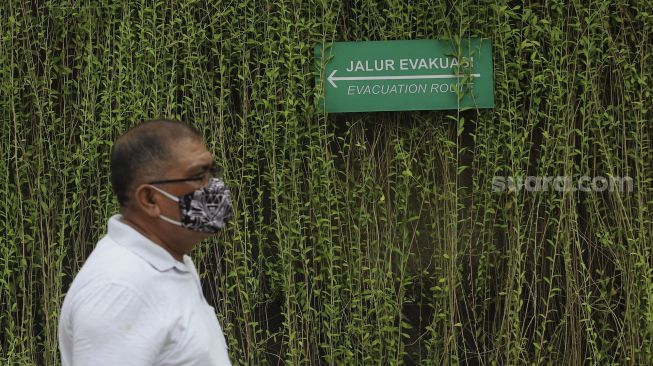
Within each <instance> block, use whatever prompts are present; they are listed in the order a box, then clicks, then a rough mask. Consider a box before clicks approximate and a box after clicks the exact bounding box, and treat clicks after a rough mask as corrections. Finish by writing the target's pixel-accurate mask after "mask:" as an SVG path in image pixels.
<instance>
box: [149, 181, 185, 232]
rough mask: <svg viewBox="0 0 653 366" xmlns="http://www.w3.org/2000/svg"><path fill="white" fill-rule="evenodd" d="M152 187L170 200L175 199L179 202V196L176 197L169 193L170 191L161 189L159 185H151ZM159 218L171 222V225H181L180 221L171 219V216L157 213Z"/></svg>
mask: <svg viewBox="0 0 653 366" xmlns="http://www.w3.org/2000/svg"><path fill="white" fill-rule="evenodd" d="M152 188H154V189H156V190H157V191H159V192H160V193H161V194H162V195H164V196H166V197H168V198H169V199H171V200H173V201H175V202H179V198H178V197H175V196H173V195H171V194H170V193H168V192H166V191H164V190H163V189H161V188H159V187H157V186H152ZM159 218H161V220H163V221H166V222H169V223H171V224H173V225H177V226H182V225H181V222H179V221H176V220H173V219H171V218H169V217H167V216H163V215H161V214H159Z"/></svg>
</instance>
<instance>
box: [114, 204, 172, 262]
mask: <svg viewBox="0 0 653 366" xmlns="http://www.w3.org/2000/svg"><path fill="white" fill-rule="evenodd" d="M120 213H121V215H122V222H123V223H125V224H127V225H129V226H131V227H132V228H133V229H134V230H136V231H138V232H139V233H141V234H142V235H143V236H144V237H146V238H148V239H150V240H151V241H152V242H153V243H155V244H156V245H158V246H160V247H161V248H163V249H165V250H166V251H167V252H168V253H170V255H172V256H173V257H174V258H175V259H176V260H178V261H179V262H182V263H183V262H184V254H183V253H178V252H176V251H174V250H173V249H172V247H171V246H170V245H167V244H166V242H165V241H164V240H163V239H162V238H161V237H160V236H159V235H157V234H156V233H155V232H154V231H153V230H149V229H148V227H147V225H143V223H142V222H140V220H138V219H137V218H135V217H132V215H130V214H129V213H127V212H123V211H122V210H121V212H120Z"/></svg>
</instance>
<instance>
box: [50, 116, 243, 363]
mask: <svg viewBox="0 0 653 366" xmlns="http://www.w3.org/2000/svg"><path fill="white" fill-rule="evenodd" d="M111 182H112V185H113V190H114V192H115V194H116V196H117V198H118V202H119V203H120V214H119V215H115V216H113V217H111V218H110V219H109V223H108V227H107V234H106V235H105V236H104V237H103V238H102V239H101V240H100V241H99V242H98V243H97V246H96V247H95V249H94V250H93V252H92V253H91V255H90V256H89V258H88V259H87V260H86V262H85V263H84V266H83V267H82V269H81V270H80V271H79V273H78V274H77V276H76V277H75V279H74V281H73V283H72V285H71V287H70V290H69V291H68V293H67V295H66V298H65V300H64V303H63V307H62V309H61V317H60V320H59V346H60V349H61V359H62V363H63V365H64V366H83V365H88V366H104V365H106V366H129V365H134V366H137V365H138V366H141V365H143V366H144V365H170V366H171V365H184V366H190V365H198V366H200V365H201V366H207V365H220V366H222V365H231V363H230V361H229V358H228V355H227V344H226V342H225V338H224V335H223V334H222V328H221V327H220V323H219V322H218V319H217V318H216V315H215V311H214V309H213V307H211V306H210V305H209V304H208V303H207V301H206V299H205V298H204V295H203V293H202V287H201V285H200V281H199V277H198V275H197V271H196V269H195V265H194V264H193V261H192V260H191V259H190V257H189V256H188V255H187V254H188V253H189V252H190V251H191V249H192V248H193V247H194V246H195V245H196V244H197V243H198V242H200V241H201V240H203V239H205V238H207V237H209V236H210V235H212V234H214V233H216V232H217V231H219V230H221V229H223V228H224V226H225V223H226V222H227V221H228V220H229V219H230V218H231V201H230V198H229V190H228V189H227V188H226V187H225V185H224V183H223V181H222V180H221V179H220V177H218V176H216V166H215V164H214V159H213V156H212V155H211V153H210V152H209V151H207V149H206V147H205V146H204V143H203V139H202V136H201V135H200V134H199V133H198V132H197V131H196V130H195V129H193V128H192V127H191V126H190V125H188V124H184V123H181V122H178V121H170V120H156V121H147V122H145V123H143V124H140V125H138V126H136V127H134V128H132V129H131V130H129V131H128V132H127V133H125V134H124V135H122V136H121V137H119V138H118V140H117V141H116V143H115V144H114V146H113V149H112V152H111Z"/></svg>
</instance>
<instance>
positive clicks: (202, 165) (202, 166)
mask: <svg viewBox="0 0 653 366" xmlns="http://www.w3.org/2000/svg"><path fill="white" fill-rule="evenodd" d="M213 165H215V162H214V161H211V162H209V163H198V164H192V165H191V166H190V167H189V168H188V171H198V170H199V169H201V170H202V171H204V170H208V169H211V167H212V166H213Z"/></svg>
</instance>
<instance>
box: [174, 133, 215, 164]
mask: <svg viewBox="0 0 653 366" xmlns="http://www.w3.org/2000/svg"><path fill="white" fill-rule="evenodd" d="M173 151H174V156H176V157H177V159H175V160H176V164H175V166H176V167H179V168H183V169H193V168H196V167H201V166H205V165H207V164H211V163H212V162H213V155H212V154H211V153H210V152H209V151H208V150H207V149H206V146H204V142H203V141H202V140H201V139H184V140H182V141H178V142H177V143H175V144H174V146H173Z"/></svg>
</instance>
